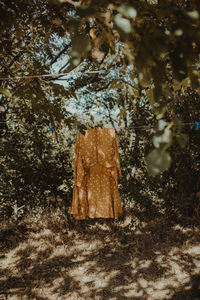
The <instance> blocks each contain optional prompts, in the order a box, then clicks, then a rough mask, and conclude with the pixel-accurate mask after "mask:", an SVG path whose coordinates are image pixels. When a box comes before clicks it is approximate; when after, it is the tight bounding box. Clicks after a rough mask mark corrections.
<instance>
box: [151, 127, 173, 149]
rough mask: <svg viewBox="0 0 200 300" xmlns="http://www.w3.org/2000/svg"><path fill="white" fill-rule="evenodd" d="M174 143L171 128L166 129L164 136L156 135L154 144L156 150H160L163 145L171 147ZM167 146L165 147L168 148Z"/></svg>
mask: <svg viewBox="0 0 200 300" xmlns="http://www.w3.org/2000/svg"><path fill="white" fill-rule="evenodd" d="M171 143H172V132H171V130H170V129H169V128H167V127H166V128H165V129H164V131H163V133H162V134H157V135H154V137H153V144H154V146H155V147H156V148H160V147H162V146H163V145H165V144H166V145H167V146H168V147H169V146H171ZM166 145H165V146H166Z"/></svg>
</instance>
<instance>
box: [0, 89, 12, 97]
mask: <svg viewBox="0 0 200 300" xmlns="http://www.w3.org/2000/svg"><path fill="white" fill-rule="evenodd" d="M0 93H2V94H3V95H5V96H6V97H9V98H11V97H12V94H11V92H10V91H9V90H8V89H5V88H0Z"/></svg>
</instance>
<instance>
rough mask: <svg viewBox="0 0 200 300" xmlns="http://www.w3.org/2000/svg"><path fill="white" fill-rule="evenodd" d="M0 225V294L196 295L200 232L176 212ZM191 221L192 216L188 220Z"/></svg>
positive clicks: (49, 216) (48, 216)
mask: <svg viewBox="0 0 200 300" xmlns="http://www.w3.org/2000/svg"><path fill="white" fill-rule="evenodd" d="M145 215H146V214H145V212H143V213H142V212H139V211H137V210H136V209H124V213H123V215H121V216H120V218H119V219H118V220H112V219H88V220H83V221H76V222H74V224H71V226H70V228H69V227H68V226H67V225H66V223H65V218H64V217H63V215H62V213H61V212H60V211H56V212H52V213H43V214H41V215H39V216H38V217H37V218H36V217H31V216H29V217H27V218H26V220H23V221H21V223H20V224H18V225H14V224H12V223H10V224H2V225H1V231H0V253H1V256H0V257H1V258H0V299H2V300H3V299H41V300H44V299H45V300H47V299H59V300H61V299H73V300H75V299H148V300H150V299H173V300H175V299H181V300H182V299H185V300H186V299H188V300H190V299H191V300H197V299H200V274H199V273H200V272H199V270H200V235H199V228H198V226H197V225H194V224H192V222H189V221H188V220H186V219H184V218H178V217H176V216H170V217H167V218H166V217H163V216H161V215H160V216H155V217H154V218H153V219H151V220H150V218H149V217H148V218H145ZM190 221H191V220H190Z"/></svg>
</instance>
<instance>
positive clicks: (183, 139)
mask: <svg viewBox="0 0 200 300" xmlns="http://www.w3.org/2000/svg"><path fill="white" fill-rule="evenodd" d="M177 141H178V143H179V145H180V147H181V148H185V147H186V146H187V143H188V135H187V134H184V133H181V134H180V135H178V136H177Z"/></svg>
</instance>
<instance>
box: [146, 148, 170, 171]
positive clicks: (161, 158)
mask: <svg viewBox="0 0 200 300" xmlns="http://www.w3.org/2000/svg"><path fill="white" fill-rule="evenodd" d="M146 163H147V170H148V173H149V174H150V175H151V176H155V175H158V174H159V173H161V172H164V171H166V170H168V169H169V167H170V165H171V156H170V154H169V153H168V152H166V151H165V152H163V151H161V150H159V149H154V150H153V151H152V152H150V153H149V154H148V155H147V157H146Z"/></svg>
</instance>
